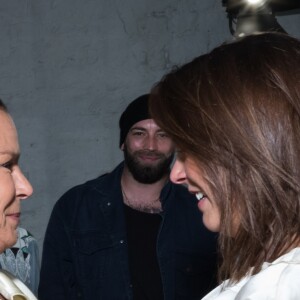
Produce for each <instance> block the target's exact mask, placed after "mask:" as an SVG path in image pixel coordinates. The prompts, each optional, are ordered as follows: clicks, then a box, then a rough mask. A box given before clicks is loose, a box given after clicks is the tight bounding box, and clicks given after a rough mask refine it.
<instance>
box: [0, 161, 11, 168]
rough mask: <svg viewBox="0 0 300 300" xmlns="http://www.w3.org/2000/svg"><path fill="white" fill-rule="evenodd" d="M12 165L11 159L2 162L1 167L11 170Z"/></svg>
mask: <svg viewBox="0 0 300 300" xmlns="http://www.w3.org/2000/svg"><path fill="white" fill-rule="evenodd" d="M13 165H14V163H13V162H12V161H8V162H6V163H4V164H2V165H1V167H3V168H6V169H9V170H11V169H12V167H13Z"/></svg>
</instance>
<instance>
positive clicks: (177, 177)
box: [170, 159, 186, 184]
mask: <svg viewBox="0 0 300 300" xmlns="http://www.w3.org/2000/svg"><path fill="white" fill-rule="evenodd" d="M170 179H171V181H172V182H173V183H175V184H184V183H186V174H185V170H184V164H183V162H182V161H180V160H178V159H176V161H175V163H174V165H173V167H172V170H171V174H170Z"/></svg>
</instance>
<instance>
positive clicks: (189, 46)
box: [0, 0, 300, 247]
mask: <svg viewBox="0 0 300 300" xmlns="http://www.w3.org/2000/svg"><path fill="white" fill-rule="evenodd" d="M278 20H279V22H280V23H281V24H282V25H283V26H284V27H285V29H286V30H287V31H289V32H290V33H291V34H293V35H296V36H298V37H299V36H300V34H299V28H300V16H299V15H293V16H284V17H280V18H279V19H278ZM0 39H1V42H0V97H1V98H2V99H3V100H4V101H5V103H7V105H8V106H9V109H10V112H11V114H12V115H13V117H14V119H15V122H16V125H17V127H18V131H19V135H20V145H21V149H22V156H21V162H20V163H21V167H23V170H24V172H25V174H26V175H27V177H28V178H29V180H30V181H31V183H32V185H33V186H34V189H35V192H34V195H33V196H32V197H31V198H30V199H28V200H26V201H24V202H23V215H22V225H23V226H24V227H26V228H28V229H29V230H30V231H31V232H32V233H33V234H34V235H35V236H36V238H37V239H38V241H39V243H40V247H42V242H43V236H44V232H45V229H46V225H47V222H48V219H49V216H50V213H51V210H52V207H53V205H54V203H55V202H56V201H57V199H58V198H59V197H60V196H61V195H62V194H63V193H64V192H65V191H66V190H67V189H69V188H70V187H72V186H74V185H76V184H79V183H81V182H84V181H86V180H88V179H91V178H93V177H95V176H97V175H99V174H101V173H103V172H106V171H109V170H111V169H112V168H113V167H114V166H115V165H116V164H117V163H118V162H119V161H121V159H122V155H121V154H122V153H121V151H120V150H119V149H118V138H119V131H118V125H117V124H118V118H119V116H120V113H121V111H122V110H123V109H124V107H125V106H126V105H127V104H128V103H129V102H130V101H131V100H132V99H134V98H135V97H137V96H139V95H140V94H142V93H145V92H147V91H148V90H149V89H150V87H151V86H152V85H153V84H154V83H155V82H156V81H157V80H159V79H160V78H161V76H162V75H163V74H164V73H165V72H166V71H168V70H169V69H170V68H171V67H172V66H173V65H175V64H182V63H184V62H187V61H189V60H190V59H192V58H193V57H195V56H196V55H199V54H201V53H204V52H206V51H208V50H210V49H211V48H213V47H214V46H216V45H218V44H220V43H221V42H223V41H224V40H228V39H231V36H230V33H229V29H228V22H227V18H226V14H225V9H224V8H223V7H222V4H221V0H151V1H150V0H138V1H137V0H135V1H134V0H9V1H4V0H2V1H0Z"/></svg>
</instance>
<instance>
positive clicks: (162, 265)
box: [39, 95, 217, 300]
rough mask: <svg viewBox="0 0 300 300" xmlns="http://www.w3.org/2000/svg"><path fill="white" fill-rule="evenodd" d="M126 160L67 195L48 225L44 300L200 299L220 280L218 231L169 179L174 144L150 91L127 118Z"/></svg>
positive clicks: (132, 105)
mask: <svg viewBox="0 0 300 300" xmlns="http://www.w3.org/2000/svg"><path fill="white" fill-rule="evenodd" d="M119 126H120V149H121V150H122V151H123V152H124V161H123V162H122V163H121V164H119V165H118V166H117V167H116V168H115V169H114V170H113V171H112V172H111V173H108V174H104V175H102V176H100V177H98V178H96V179H94V180H91V181H88V182H86V183H85V184H82V185H79V186H76V187H74V188H72V189H71V190H69V191H68V192H66V193H65V194H64V195H63V196H62V197H61V198H60V199H59V200H58V202H57V203H56V205H55V207H54V209H53V211H52V214H51V218H50V221H49V224H48V227H47V231H46V236H45V241H44V247H43V257H42V268H41V278H40V286H39V299H40V300H48V299H51V300H53V299H55V300H63V299H64V300H65V299H67V300H68V299H70V300H71V299H86V300H90V299H99V300H100V299H104V300H109V299H112V300H114V299H116V300H121V299H133V300H146V299H147V300H163V299H165V300H175V299H176V300H177V299H178V300H179V299H182V300H189V299H190V300H192V299H200V298H201V297H202V296H204V295H205V294H207V292H208V291H209V290H210V289H212V288H213V287H214V286H215V285H216V268H217V254H216V249H217V247H216V242H217V241H216V235H215V234H213V233H211V232H209V231H208V230H207V229H206V228H205V227H204V225H203V223H202V216H201V214H200V212H199V210H198V209H197V203H196V201H197V200H196V198H195V197H194V196H192V195H190V194H189V193H188V191H187V190H186V189H185V188H184V187H182V186H179V185H175V184H173V183H171V182H170V181H169V172H170V165H171V163H172V160H173V156H174V144H173V142H172V141H171V140H170V138H169V137H168V136H167V135H166V133H165V132H163V131H162V130H161V129H160V128H159V127H158V126H157V125H156V123H155V122H154V120H153V119H151V117H150V116H149V112H148V95H142V96H140V97H138V98H137V99H135V100H134V101H133V102H131V103H130V104H129V105H128V107H127V108H126V110H125V111H124V112H123V114H122V115H121V118H120V120H119Z"/></svg>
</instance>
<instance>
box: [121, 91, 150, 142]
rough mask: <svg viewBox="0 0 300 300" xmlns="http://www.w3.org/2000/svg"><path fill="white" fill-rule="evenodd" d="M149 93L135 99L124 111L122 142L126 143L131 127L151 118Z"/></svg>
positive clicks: (122, 117)
mask: <svg viewBox="0 0 300 300" xmlns="http://www.w3.org/2000/svg"><path fill="white" fill-rule="evenodd" d="M148 99H149V94H145V95H142V96H140V97H138V98H136V99H135V100H133V101H132V102H131V103H130V104H129V105H128V106H127V108H126V109H125V111H124V112H123V113H122V115H121V118H120V121H119V127H120V144H119V146H120V147H121V146H122V144H123V143H124V141H125V139H126V136H127V134H128V132H129V130H130V128H131V127H132V126H133V125H134V124H135V123H137V122H140V121H142V120H147V119H151V117H150V115H149V111H148Z"/></svg>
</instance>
